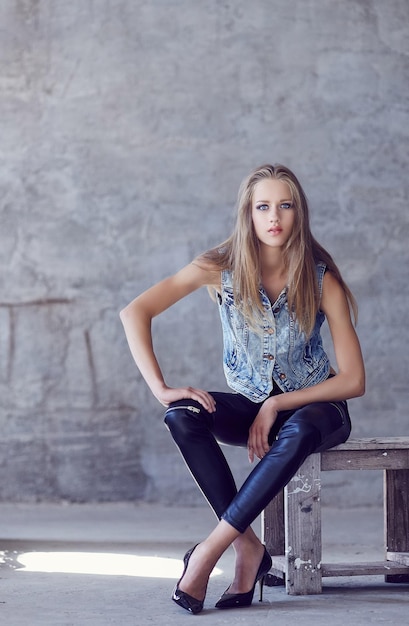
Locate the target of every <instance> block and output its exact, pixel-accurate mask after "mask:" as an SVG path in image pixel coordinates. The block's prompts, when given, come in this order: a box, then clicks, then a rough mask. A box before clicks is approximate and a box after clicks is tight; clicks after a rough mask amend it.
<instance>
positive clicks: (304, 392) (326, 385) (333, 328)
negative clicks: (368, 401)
mask: <svg viewBox="0 0 409 626" xmlns="http://www.w3.org/2000/svg"><path fill="white" fill-rule="evenodd" d="M321 310H322V311H323V312H324V313H325V315H326V318H327V321H328V325H329V329H330V332H331V337H332V342H333V346H334V352H335V358H336V361H337V363H336V364H337V373H336V374H335V376H332V377H331V378H328V379H327V380H325V381H323V382H322V383H318V384H317V385H314V386H312V387H307V388H305V389H299V390H297V391H289V392H287V393H281V394H278V395H276V396H272V397H271V398H268V399H267V400H266V401H265V402H264V403H263V405H262V407H261V409H260V411H259V413H258V415H257V417H256V419H255V421H254V422H253V425H252V427H251V429H250V433H249V449H251V452H250V453H249V456H250V460H252V458H253V452H254V454H256V456H258V457H259V458H261V457H260V454H261V455H262V456H263V453H264V454H265V453H266V452H267V451H268V449H269V446H268V441H267V437H268V433H269V432H270V429H271V427H272V425H273V424H274V422H275V420H276V417H277V413H278V412H279V411H285V410H291V409H297V408H299V407H301V406H303V405H305V404H311V403H312V402H336V401H338V400H348V399H349V398H355V397H358V396H362V395H363V394H364V393H365V368H364V362H363V358H362V353H361V348H360V345H359V340H358V337H357V334H356V332H355V328H354V326H353V323H352V320H351V314H350V310H349V306H348V301H347V298H346V295H345V292H344V290H343V289H342V287H341V285H340V284H339V282H338V281H337V279H336V278H335V277H334V276H333V275H332V274H331V273H330V272H327V273H326V274H325V276H324V281H323V289H322V299H321Z"/></svg>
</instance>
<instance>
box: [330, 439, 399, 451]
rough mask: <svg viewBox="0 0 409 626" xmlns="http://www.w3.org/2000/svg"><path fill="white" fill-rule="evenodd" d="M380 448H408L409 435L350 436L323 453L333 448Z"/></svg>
mask: <svg viewBox="0 0 409 626" xmlns="http://www.w3.org/2000/svg"><path fill="white" fill-rule="evenodd" d="M378 448H386V449H392V450H399V449H408V448H409V437H372V438H365V437H362V438H359V439H354V438H352V437H351V438H350V439H348V441H346V442H345V443H341V444H340V445H339V446H335V447H334V448H331V450H326V451H325V452H323V454H327V453H328V452H331V451H332V450H377V449H378Z"/></svg>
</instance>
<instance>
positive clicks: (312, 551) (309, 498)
mask: <svg viewBox="0 0 409 626" xmlns="http://www.w3.org/2000/svg"><path fill="white" fill-rule="evenodd" d="M320 474H321V455H320V454H311V455H310V456H309V457H308V458H307V459H306V461H305V462H304V463H303V465H302V466H301V467H300V469H299V470H298V472H297V473H296V474H295V476H294V477H293V478H292V479H291V481H290V482H289V483H288V485H287V487H286V488H285V492H284V493H285V495H284V517H285V551H286V565H287V571H286V589H287V593H289V594H290V595H307V594H314V593H321V591H322V572H321V551H322V547H321V502H320V491H321V478H320Z"/></svg>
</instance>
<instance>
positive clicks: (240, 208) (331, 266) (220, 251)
mask: <svg viewBox="0 0 409 626" xmlns="http://www.w3.org/2000/svg"><path fill="white" fill-rule="evenodd" d="M266 178H267V179H268V178H271V179H275V180H280V181H283V182H285V183H287V185H288V187H289V188H290V191H291V196H292V203H293V207H294V212H295V220H294V227H293V230H292V233H291V236H290V237H289V239H288V241H287V243H286V246H285V249H284V263H285V267H286V269H287V272H288V292H287V301H288V305H289V308H290V310H291V311H293V314H294V316H295V318H296V319H297V322H298V324H299V326H300V328H301V330H302V331H304V332H305V334H306V335H307V336H309V335H310V334H311V332H312V330H313V328H314V325H315V320H316V316H317V313H318V311H319V307H320V294H319V290H318V283H317V274H316V263H317V262H319V261H321V262H323V263H325V265H326V266H327V270H328V271H330V272H331V273H332V274H333V275H334V276H335V278H336V279H337V280H338V282H339V283H340V285H341V286H342V288H343V290H344V292H345V295H346V297H347V300H348V303H349V306H350V309H351V311H352V313H353V315H354V319H355V322H356V320H357V304H356V300H355V298H354V296H353V295H352V293H351V291H350V289H349V288H348V286H347V285H346V284H345V282H344V280H343V278H342V276H341V273H340V271H339V269H338V267H337V265H336V264H335V262H334V260H333V259H332V257H331V255H330V254H329V253H328V252H327V251H326V250H325V249H324V248H323V247H322V246H321V245H320V244H319V243H318V242H317V241H316V240H315V239H314V237H313V236H312V233H311V230H310V220H309V208H308V202H307V198H306V196H305V193H304V191H303V189H302V187H301V184H300V182H299V181H298V179H297V177H296V176H295V174H294V173H293V172H292V171H291V170H290V169H288V168H287V167H285V166H284V165H280V164H276V165H269V164H267V165H262V166H261V167H258V168H256V169H255V170H253V171H252V172H251V173H250V174H249V176H247V177H246V178H245V179H244V180H243V182H242V184H241V185H240V189H239V193H238V199H237V218H236V223H235V227H234V229H233V232H232V234H231V236H230V237H229V238H228V239H226V241H224V242H223V243H221V244H220V245H218V246H216V247H215V248H212V249H211V250H208V251H207V252H205V253H204V254H202V255H201V256H200V257H199V259H198V261H199V262H200V261H201V260H202V261H203V262H210V263H211V264H214V265H215V266H216V267H217V268H218V269H220V270H224V269H227V270H230V271H231V272H232V275H233V290H234V297H235V301H236V303H237V306H238V307H239V308H240V309H241V311H242V313H243V315H244V316H245V317H246V318H247V320H248V322H249V324H250V325H251V326H252V327H253V328H258V329H260V325H261V324H262V317H263V306H262V302H261V297H260V292H259V288H260V282H261V263H260V244H259V240H258V238H257V236H256V233H255V230H254V226H253V220H252V199H253V193H254V188H255V186H256V185H257V183H259V182H260V181H261V180H263V179H266Z"/></svg>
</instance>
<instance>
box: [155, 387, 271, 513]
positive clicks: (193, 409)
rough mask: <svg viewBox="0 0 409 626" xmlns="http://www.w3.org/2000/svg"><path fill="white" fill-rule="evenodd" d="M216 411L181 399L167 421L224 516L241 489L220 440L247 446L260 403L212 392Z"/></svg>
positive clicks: (195, 474)
mask: <svg viewBox="0 0 409 626" xmlns="http://www.w3.org/2000/svg"><path fill="white" fill-rule="evenodd" d="M212 395H213V396H214V398H215V400H216V411H215V413H208V412H207V411H206V410H205V409H204V408H203V407H202V406H201V405H200V404H199V403H198V402H194V401H191V400H189V401H186V400H180V401H178V402H173V403H172V404H171V405H170V407H169V409H168V410H167V411H166V415H165V423H166V425H167V427H168V428H169V430H170V432H171V434H172V437H173V439H174V441H175V443H176V445H177V446H178V448H179V450H180V452H181V454H182V456H183V458H184V460H185V462H186V465H187V466H188V468H189V470H190V472H191V474H192V476H193V478H194V479H195V481H196V483H197V484H198V486H199V488H200V489H201V491H202V493H203V494H204V496H205V498H206V499H207V501H208V502H209V504H210V506H211V507H212V509H213V511H214V512H215V514H216V516H217V517H218V518H219V519H220V518H221V516H222V514H223V513H224V512H225V510H226V509H227V507H228V506H229V504H230V503H231V501H232V500H233V498H234V497H235V495H236V493H237V488H236V484H235V481H234V478H233V476H232V473H231V471H230V468H229V465H228V463H227V461H226V458H225V456H224V454H223V452H222V451H221V449H220V446H219V444H218V442H221V443H225V444H228V445H235V446H242V447H246V445H247V439H248V432H249V428H250V426H251V424H252V423H253V421H254V418H255V417H256V415H257V413H258V410H259V408H260V406H259V405H257V404H255V403H254V402H251V401H250V400H248V399H247V398H245V397H243V396H240V395H238V394H233V393H218V392H215V393H212Z"/></svg>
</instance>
